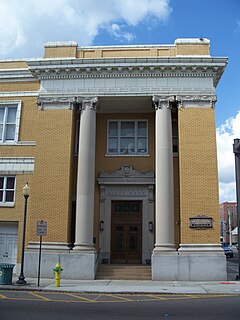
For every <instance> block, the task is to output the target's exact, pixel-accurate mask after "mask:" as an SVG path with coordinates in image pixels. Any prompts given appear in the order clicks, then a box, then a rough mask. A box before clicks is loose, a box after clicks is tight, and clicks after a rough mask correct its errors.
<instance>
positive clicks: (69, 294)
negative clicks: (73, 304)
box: [64, 293, 97, 302]
mask: <svg viewBox="0 0 240 320" xmlns="http://www.w3.org/2000/svg"><path fill="white" fill-rule="evenodd" d="M64 294H65V295H66V296H70V297H74V298H77V299H81V300H84V301H87V302H97V301H96V300H91V299H88V298H85V297H82V296H78V295H75V294H72V293H64ZM66 301H67V300H66Z"/></svg>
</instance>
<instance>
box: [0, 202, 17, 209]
mask: <svg viewBox="0 0 240 320" xmlns="http://www.w3.org/2000/svg"><path fill="white" fill-rule="evenodd" d="M0 207H1V208H4V207H6V208H13V207H14V202H0Z"/></svg>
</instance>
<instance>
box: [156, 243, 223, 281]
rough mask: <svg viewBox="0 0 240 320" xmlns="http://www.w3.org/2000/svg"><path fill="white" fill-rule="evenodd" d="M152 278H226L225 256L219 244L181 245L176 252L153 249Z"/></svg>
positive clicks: (181, 279)
mask: <svg viewBox="0 0 240 320" xmlns="http://www.w3.org/2000/svg"><path fill="white" fill-rule="evenodd" d="M152 280H165V281H170V280H176V281H219V280H227V264H226V257H225V255H224V252H223V250H222V249H220V245H218V244H216V245H214V244H213V245H212V244H206V245H202V244H197V245H182V247H181V248H180V249H179V250H178V252H175V253H174V252H172V253H171V252H161V251H155V249H154V250H153V254H152Z"/></svg>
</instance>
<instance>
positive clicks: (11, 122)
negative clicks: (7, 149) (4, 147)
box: [0, 102, 20, 143]
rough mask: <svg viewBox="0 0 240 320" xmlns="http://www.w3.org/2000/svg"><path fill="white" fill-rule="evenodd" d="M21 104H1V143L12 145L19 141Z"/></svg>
mask: <svg viewBox="0 0 240 320" xmlns="http://www.w3.org/2000/svg"><path fill="white" fill-rule="evenodd" d="M18 113H20V103H16V102H15V103H7V102H6V103H1V104H0V143H11V142H14V141H16V140H17V134H18V128H19V123H18V122H17V120H18V119H19V115H18Z"/></svg>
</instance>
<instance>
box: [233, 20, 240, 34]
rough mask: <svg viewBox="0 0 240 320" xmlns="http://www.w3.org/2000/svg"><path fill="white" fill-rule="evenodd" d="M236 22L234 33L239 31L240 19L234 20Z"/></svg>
mask: <svg viewBox="0 0 240 320" xmlns="http://www.w3.org/2000/svg"><path fill="white" fill-rule="evenodd" d="M236 24H237V26H236V28H235V29H234V32H235V33H239V32H240V20H237V21H236Z"/></svg>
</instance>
